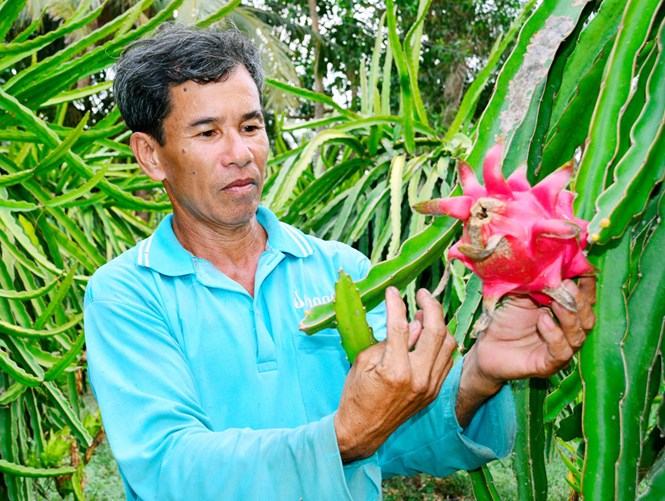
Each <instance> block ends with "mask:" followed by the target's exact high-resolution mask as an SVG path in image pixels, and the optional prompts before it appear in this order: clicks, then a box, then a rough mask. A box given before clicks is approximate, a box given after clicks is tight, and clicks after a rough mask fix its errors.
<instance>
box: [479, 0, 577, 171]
mask: <svg viewBox="0 0 665 501" xmlns="http://www.w3.org/2000/svg"><path fill="white" fill-rule="evenodd" d="M586 3H587V1H579V2H570V1H566V0H556V1H551V2H543V3H542V4H540V6H539V7H538V8H537V9H536V10H535V11H534V12H533V14H532V15H531V16H530V17H529V19H528V20H527V21H526V23H525V24H524V26H523V28H522V30H521V31H520V34H519V37H518V39H517V43H516V45H515V47H514V48H513V51H512V52H511V54H510V56H508V59H507V60H506V63H505V64H504V65H503V68H502V69H501V72H500V73H499V76H498V79H497V82H496V85H495V87H494V93H493V94H492V97H491V99H490V102H489V104H488V105H487V107H486V108H485V111H484V112H483V114H482V116H481V118H480V121H479V122H478V125H477V129H476V130H477V138H476V141H475V144H474V147H473V150H472V152H471V154H470V155H469V158H468V159H467V161H468V163H469V164H470V165H471V166H472V167H473V168H474V169H475V170H476V172H479V170H480V165H481V163H482V160H483V159H484V158H485V155H486V153H487V151H488V150H489V148H490V147H491V146H492V145H493V144H494V143H495V142H497V140H498V139H501V138H502V139H503V140H504V141H505V142H506V143H507V144H509V143H510V141H511V139H512V136H513V134H514V132H515V130H517V128H518V126H519V125H520V124H521V123H522V121H523V120H524V117H525V114H526V113H527V111H528V110H529V103H531V101H532V99H533V96H534V93H535V91H536V89H537V88H538V86H539V85H541V84H542V83H543V82H544V81H545V79H546V78H547V74H548V71H549V69H550V66H551V64H552V61H553V59H554V56H555V54H556V51H557V49H558V48H559V45H560V44H561V43H562V42H563V40H565V38H566V37H567V36H568V35H569V34H570V33H571V32H572V31H573V29H574V28H575V26H576V24H577V21H578V17H579V16H580V14H581V13H582V10H583V8H584V6H585V5H586Z"/></svg>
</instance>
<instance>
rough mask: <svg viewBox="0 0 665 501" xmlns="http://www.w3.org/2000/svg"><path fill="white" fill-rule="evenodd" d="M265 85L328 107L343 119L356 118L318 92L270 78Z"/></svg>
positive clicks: (355, 115)
mask: <svg viewBox="0 0 665 501" xmlns="http://www.w3.org/2000/svg"><path fill="white" fill-rule="evenodd" d="M266 84H267V85H269V86H270V87H273V88H275V89H278V90H281V91H282V92H288V93H289V94H293V95H294V96H298V97H299V98H301V99H307V100H308V101H314V102H315V103H321V104H325V105H328V106H330V107H331V108H332V109H334V110H335V111H337V112H338V113H339V114H340V115H342V116H343V117H346V118H351V119H353V118H358V115H357V114H356V113H354V112H352V111H350V110H347V109H346V108H344V107H343V106H340V105H339V104H337V103H336V102H335V101H334V100H333V98H332V97H330V96H327V95H325V94H321V93H320V92H314V91H313V90H309V89H303V88H300V87H296V86H294V85H290V84H288V83H285V82H280V81H279V80H273V79H272V78H266Z"/></svg>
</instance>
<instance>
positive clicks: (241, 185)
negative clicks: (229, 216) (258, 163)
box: [223, 178, 256, 192]
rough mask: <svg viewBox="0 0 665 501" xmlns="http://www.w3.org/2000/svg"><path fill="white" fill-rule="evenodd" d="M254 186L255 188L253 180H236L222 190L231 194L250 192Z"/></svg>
mask: <svg viewBox="0 0 665 501" xmlns="http://www.w3.org/2000/svg"><path fill="white" fill-rule="evenodd" d="M254 186H256V181H254V179H251V178H243V179H236V180H235V181H233V182H232V183H229V184H227V185H226V186H224V188H223V190H224V191H232V192H242V191H247V190H250V189H252V188H253V187H254Z"/></svg>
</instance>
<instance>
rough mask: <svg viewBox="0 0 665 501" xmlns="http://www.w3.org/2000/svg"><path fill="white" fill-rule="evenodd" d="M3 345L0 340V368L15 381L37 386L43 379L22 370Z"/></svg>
mask: <svg viewBox="0 0 665 501" xmlns="http://www.w3.org/2000/svg"><path fill="white" fill-rule="evenodd" d="M0 322H2V321H0ZM3 345H4V343H2V342H0V369H2V370H3V371H5V372H6V373H7V374H9V375H10V376H11V377H12V378H14V380H15V381H17V382H19V383H21V384H24V385H25V386H30V387H35V386H39V385H40V384H41V383H42V382H43V379H42V378H38V377H35V376H33V375H32V374H30V373H28V372H26V371H25V370H23V368H21V367H20V366H19V365H18V364H17V363H16V362H15V361H14V360H12V359H11V357H10V356H9V353H7V352H6V351H5V350H3V349H2V346H3Z"/></svg>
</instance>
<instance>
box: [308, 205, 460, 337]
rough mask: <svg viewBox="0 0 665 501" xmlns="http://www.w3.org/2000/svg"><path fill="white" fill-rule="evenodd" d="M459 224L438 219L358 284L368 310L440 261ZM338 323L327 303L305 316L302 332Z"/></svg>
mask: <svg viewBox="0 0 665 501" xmlns="http://www.w3.org/2000/svg"><path fill="white" fill-rule="evenodd" d="M457 229H458V225H457V224H456V222H455V221H454V220H453V219H451V218H448V217H438V218H436V219H435V220H434V222H433V223H432V224H431V225H430V226H429V227H427V228H426V229H425V230H424V231H422V232H421V233H419V234H417V235H415V236H413V237H411V238H410V239H408V240H407V241H406V242H404V244H402V247H401V249H400V252H399V254H398V255H397V256H396V257H394V258H393V259H390V260H387V261H383V262H381V263H379V264H377V265H376V266H373V267H372V268H371V269H370V271H369V273H368V275H367V277H366V278H364V279H363V280H361V281H359V282H358V283H357V284H356V285H357V286H358V289H359V290H360V296H361V298H362V302H363V304H364V305H365V308H367V309H368V310H371V309H373V308H374V307H375V306H377V305H378V304H379V303H380V302H381V301H382V300H383V291H385V289H386V288H387V287H388V286H390V285H393V286H395V287H397V288H398V289H400V288H402V287H404V286H405V285H406V284H408V283H409V282H410V281H411V280H413V278H414V277H415V276H417V275H418V274H420V273H421V272H422V271H423V270H424V269H425V268H427V267H428V266H429V265H430V264H432V263H433V262H434V261H435V260H437V259H439V258H440V256H441V254H442V253H443V251H444V249H445V248H446V247H447V246H448V245H449V244H450V242H451V240H452V239H453V236H455V234H456V233H457ZM334 321H335V312H334V307H333V305H332V304H331V303H326V304H323V305H320V306H317V307H315V308H313V309H312V310H310V311H308V312H306V313H305V318H304V319H303V320H302V322H301V323H300V329H301V330H303V331H305V332H306V333H308V334H314V333H315V332H318V331H319V330H321V329H325V328H326V327H331V326H332V325H333V324H334Z"/></svg>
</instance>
